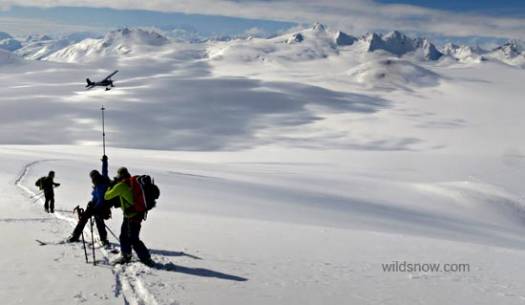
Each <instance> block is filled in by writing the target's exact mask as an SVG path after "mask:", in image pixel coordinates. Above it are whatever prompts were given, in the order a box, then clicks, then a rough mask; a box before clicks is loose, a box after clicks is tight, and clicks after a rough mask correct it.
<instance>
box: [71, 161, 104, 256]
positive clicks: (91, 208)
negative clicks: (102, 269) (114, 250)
mask: <svg viewBox="0 0 525 305" xmlns="http://www.w3.org/2000/svg"><path fill="white" fill-rule="evenodd" d="M89 176H90V178H91V182H93V191H92V192H91V201H89V202H88V205H87V207H86V210H85V211H84V213H82V214H81V215H80V217H79V220H78V224H77V226H76V227H75V229H74V230H73V233H72V234H71V236H70V237H69V238H68V239H67V241H68V242H77V241H79V237H80V235H81V234H82V231H83V230H84V227H85V226H86V223H87V222H88V220H89V219H90V218H91V217H92V216H94V217H95V223H96V225H97V229H98V234H99V236H100V241H101V243H102V244H103V245H104V246H109V242H108V233H107V231H106V225H105V223H104V219H109V218H110V217H111V204H110V203H108V202H106V201H105V200H104V194H105V193H106V190H107V189H108V187H109V185H110V179H109V176H108V157H107V156H106V155H104V156H102V174H100V173H99V171H97V170H92V171H91V172H90V173H89Z"/></svg>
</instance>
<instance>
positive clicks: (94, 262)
mask: <svg viewBox="0 0 525 305" xmlns="http://www.w3.org/2000/svg"><path fill="white" fill-rule="evenodd" d="M89 225H90V226H91V249H93V266H96V265H97V261H96V259H95V236H94V235H93V217H90V218H89Z"/></svg>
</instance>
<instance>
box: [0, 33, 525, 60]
mask: <svg viewBox="0 0 525 305" xmlns="http://www.w3.org/2000/svg"><path fill="white" fill-rule="evenodd" d="M174 41H176V42H189V43H206V44H208V45H212V46H211V47H210V49H216V48H215V47H214V46H215V45H219V46H221V47H223V48H227V49H228V50H227V51H226V50H225V52H219V53H220V55H221V56H228V54H227V53H234V54H232V55H234V56H237V55H238V56H240V57H241V58H243V59H244V60H243V61H246V60H249V59H250V57H254V58H257V59H259V60H263V59H264V60H272V59H276V60H277V59H283V58H288V59H294V60H301V61H303V60H313V59H319V58H326V57H329V56H337V55H339V54H340V53H341V52H345V51H348V50H349V49H358V50H359V51H360V53H384V54H385V55H387V56H395V57H398V58H401V57H403V58H405V59H410V60H415V61H416V62H421V61H432V62H437V61H441V60H451V59H452V60H453V61H457V62H460V63H481V62H483V61H498V62H502V63H505V64H508V65H512V66H517V67H525V51H524V48H523V46H522V44H521V43H520V42H518V41H509V42H507V43H506V44H504V45H502V46H499V47H497V48H494V49H493V50H483V49H481V48H480V47H478V46H466V45H455V44H451V43H449V44H446V45H445V46H443V47H442V48H438V47H436V46H435V45H434V44H433V43H432V42H431V41H430V40H429V39H426V38H420V37H417V38H411V37H409V36H407V35H405V34H403V33H401V32H399V31H392V32H390V33H387V34H379V33H368V34H366V35H363V36H361V37H359V38H358V37H355V36H352V35H349V34H347V33H345V32H342V31H332V30H330V29H328V28H327V27H326V26H324V25H322V24H318V23H317V24H315V25H314V26H313V27H312V28H309V29H305V30H302V31H298V32H294V33H290V34H284V35H281V36H277V37H272V38H253V37H248V38H245V39H215V40H209V39H208V40H206V39H204V38H203V37H199V36H198V34H197V33H196V32H192V31H190V30H187V29H170V30H163V31H160V30H159V31H156V30H154V29H140V28H133V29H130V28H124V29H119V30H115V31H111V32H109V33H107V34H106V35H105V36H104V37H102V38H98V37H97V36H96V35H94V34H89V33H80V34H72V35H69V36H64V37H59V38H55V39H54V38H51V36H48V35H32V36H29V37H27V38H26V40H25V41H19V40H17V39H15V38H13V37H12V36H11V35H9V34H7V33H0V49H4V50H7V51H11V52H14V53H15V54H16V55H18V56H20V57H23V58H25V59H30V60H50V61H59V62H89V61H93V60H97V59H100V58H102V57H106V56H126V55H131V54H134V53H137V51H141V52H145V51H147V50H148V49H149V50H152V49H153V50H154V49H155V48H158V47H162V46H165V45H168V44H170V42H174ZM281 42H285V43H286V46H283V45H282V44H281ZM241 49H244V50H248V49H250V52H248V53H250V54H239V53H242V51H241ZM294 53H295V55H296V56H290V55H291V54H294ZM211 55H212V57H213V56H215V57H216V56H217V55H218V53H217V52H211Z"/></svg>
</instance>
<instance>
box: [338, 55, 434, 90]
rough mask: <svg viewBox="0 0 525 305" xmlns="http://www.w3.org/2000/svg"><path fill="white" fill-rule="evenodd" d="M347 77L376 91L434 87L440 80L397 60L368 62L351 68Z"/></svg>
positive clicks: (419, 68)
mask: <svg viewBox="0 0 525 305" xmlns="http://www.w3.org/2000/svg"><path fill="white" fill-rule="evenodd" d="M348 75H349V76H350V77H351V78H352V79H354V80H355V81H356V82H358V83H361V84H363V85H364V86H368V87H371V88H374V87H376V89H377V87H378V86H379V87H383V88H384V89H392V90H395V89H398V88H407V89H408V88H410V87H415V88H421V87H427V86H436V85H437V84H438V83H439V80H440V77H439V75H438V74H436V73H435V72H432V71H430V70H428V69H425V68H423V67H420V66H418V65H416V64H413V63H411V62H409V61H406V60H399V59H380V60H377V61H368V62H365V63H363V64H361V65H359V66H357V67H355V68H351V69H350V70H349V71H348Z"/></svg>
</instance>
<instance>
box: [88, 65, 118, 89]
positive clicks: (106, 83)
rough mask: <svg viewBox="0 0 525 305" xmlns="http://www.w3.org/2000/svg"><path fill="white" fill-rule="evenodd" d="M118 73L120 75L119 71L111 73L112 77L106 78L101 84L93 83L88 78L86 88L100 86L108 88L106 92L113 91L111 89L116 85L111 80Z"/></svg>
mask: <svg viewBox="0 0 525 305" xmlns="http://www.w3.org/2000/svg"><path fill="white" fill-rule="evenodd" d="M117 73H118V70H115V72H113V73H111V74H110V75H108V76H107V77H106V78H104V79H103V80H101V81H99V82H92V81H91V80H90V79H89V78H87V79H86V82H87V85H86V88H88V89H92V88H94V87H97V86H100V87H106V91H109V90H111V88H113V87H115V85H113V80H111V78H112V77H113V76H114V75H115V74H117Z"/></svg>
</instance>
